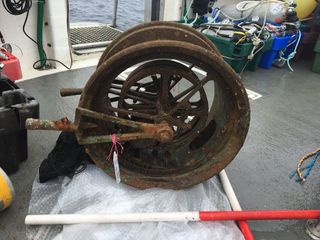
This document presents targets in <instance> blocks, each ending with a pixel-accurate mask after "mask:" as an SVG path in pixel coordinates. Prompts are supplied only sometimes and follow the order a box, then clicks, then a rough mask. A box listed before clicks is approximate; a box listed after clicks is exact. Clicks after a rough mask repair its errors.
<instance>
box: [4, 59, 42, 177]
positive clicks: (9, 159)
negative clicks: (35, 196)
mask: <svg viewBox="0 0 320 240" xmlns="http://www.w3.org/2000/svg"><path fill="white" fill-rule="evenodd" d="M0 65H1V63H0ZM0 68H1V66H0ZM30 117H32V118H38V117H39V104H38V102H37V101H36V100H35V99H34V98H33V97H31V96H30V95H29V94H28V93H27V92H25V91H24V90H23V89H19V87H18V86H17V85H15V84H14V83H13V82H12V81H11V80H9V79H8V78H7V77H6V76H5V75H4V74H1V69H0V167H1V168H2V169H3V170H4V171H5V172H6V173H7V174H12V173H15V172H17V171H18V169H19V163H20V162H21V161H25V160H27V158H28V148H27V140H28V139H27V130H26V129H25V121H26V119H27V118H30Z"/></svg>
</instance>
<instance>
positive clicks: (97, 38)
mask: <svg viewBox="0 0 320 240" xmlns="http://www.w3.org/2000/svg"><path fill="white" fill-rule="evenodd" d="M120 34H121V31H120V30H117V29H114V28H111V27H109V26H107V25H98V26H77V27H71V28H70V40H71V45H72V47H73V49H75V50H80V49H88V48H98V47H105V46H107V45H108V44H109V43H110V42H111V41H113V40H114V39H116V38H117V37H118V36H119V35H120Z"/></svg>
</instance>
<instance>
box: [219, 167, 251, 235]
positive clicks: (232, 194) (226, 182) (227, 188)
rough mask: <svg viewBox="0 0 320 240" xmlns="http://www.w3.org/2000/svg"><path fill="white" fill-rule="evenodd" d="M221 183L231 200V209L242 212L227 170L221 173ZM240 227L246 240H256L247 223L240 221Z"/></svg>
mask: <svg viewBox="0 0 320 240" xmlns="http://www.w3.org/2000/svg"><path fill="white" fill-rule="evenodd" d="M219 177H220V181H221V183H222V186H223V189H224V191H225V193H226V195H227V197H228V199H229V202H230V205H231V208H232V210H233V211H242V209H241V206H240V203H239V201H238V198H237V196H236V194H235V192H234V190H233V187H232V185H231V182H230V180H229V178H228V175H227V173H226V171H225V170H222V171H221V172H220V173H219ZM237 223H238V226H239V228H240V230H241V232H242V234H243V236H244V239H245V240H254V236H253V234H252V232H251V229H250V227H249V224H248V223H247V221H238V222H237Z"/></svg>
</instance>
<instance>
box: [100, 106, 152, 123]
mask: <svg viewBox="0 0 320 240" xmlns="http://www.w3.org/2000/svg"><path fill="white" fill-rule="evenodd" d="M106 110H107V111H112V112H117V113H120V114H126V115H131V116H135V117H139V118H144V119H149V120H153V119H154V116H152V115H149V114H144V113H139V112H135V111H131V110H126V109H122V108H115V107H111V106H108V107H106Z"/></svg>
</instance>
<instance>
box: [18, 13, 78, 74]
mask: <svg viewBox="0 0 320 240" xmlns="http://www.w3.org/2000/svg"><path fill="white" fill-rule="evenodd" d="M29 12H30V8H29V9H28V11H27V14H26V18H25V20H24V23H23V26H22V31H23V33H24V34H25V35H26V36H27V37H28V38H29V39H30V40H31V41H32V42H34V43H35V44H36V45H37V46H38V47H39V43H38V42H37V41H36V40H34V39H33V38H32V37H31V36H30V35H29V34H28V33H27V32H26V29H25V28H26V24H27V21H28V18H29ZM39 49H40V50H41V51H42V53H43V54H44V56H45V59H44V64H41V65H40V66H36V65H37V64H38V63H41V62H42V61H43V60H38V61H36V62H34V63H33V65H32V67H33V68H34V69H36V70H39V69H41V68H43V67H44V66H45V65H46V62H47V61H52V62H57V63H59V64H61V65H62V66H64V67H65V68H66V69H68V70H70V69H71V67H72V60H71V63H70V66H69V67H68V66H66V65H65V64H64V63H62V62H61V61H59V60H56V59H48V58H47V54H46V52H45V51H44V49H43V48H39Z"/></svg>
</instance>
